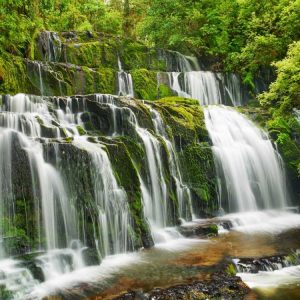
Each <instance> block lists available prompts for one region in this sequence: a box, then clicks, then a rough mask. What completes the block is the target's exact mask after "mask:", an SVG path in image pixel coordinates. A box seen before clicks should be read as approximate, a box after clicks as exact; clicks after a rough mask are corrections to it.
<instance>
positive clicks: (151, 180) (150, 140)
mask: <svg viewBox="0 0 300 300" xmlns="http://www.w3.org/2000/svg"><path fill="white" fill-rule="evenodd" d="M96 101H97V102H99V103H102V104H105V105H107V106H108V107H109V108H110V110H111V112H112V114H111V115H112V119H113V122H112V123H113V128H114V130H113V135H114V136H118V135H124V130H128V129H129V128H130V130H131V129H132V130H133V131H134V132H135V134H136V135H137V137H138V138H139V139H140V142H141V143H142V145H143V148H144V151H145V158H146V159H145V166H144V168H145V170H146V176H142V174H139V180H140V188H141V192H142V199H143V204H144V214H145V217H146V219H147V220H148V221H149V224H150V229H151V233H152V236H153V239H154V241H155V242H156V243H158V242H161V241H166V240H168V239H172V238H174V236H175V237H178V236H179V234H178V232H176V231H175V230H173V229H166V228H167V227H168V224H169V220H168V219H169V217H170V214H171V213H172V212H171V211H170V210H169V207H168V204H167V203H168V190H167V183H166V180H165V174H164V173H165V171H164V167H163V158H162V154H161V147H162V145H161V142H160V140H159V139H158V138H157V137H156V136H155V135H153V134H152V133H151V132H150V131H149V130H148V129H146V128H143V127H141V126H140V125H139V123H138V120H137V116H136V115H135V113H134V111H133V110H132V109H130V108H129V107H125V106H124V107H121V106H118V105H117V103H116V101H115V99H114V97H113V96H111V95H96ZM146 107H148V109H150V108H149V106H147V105H146ZM151 111H152V112H153V113H156V117H158V116H159V115H157V114H158V112H156V111H155V110H152V109H151ZM152 117H153V115H152ZM117 120H118V122H117ZM152 120H153V125H154V127H155V129H156V133H157V134H158V135H159V136H160V137H161V138H163V139H164V141H165V142H166V145H167V147H168V149H169V152H170V156H171V157H170V158H169V162H170V163H171V165H170V169H171V173H172V175H173V177H174V179H175V181H176V193H177V197H178V200H179V204H180V216H181V217H182V218H184V219H189V218H190V217H191V205H190V192H189V189H188V188H187V187H186V186H185V185H184V184H183V183H182V178H181V174H180V171H179V165H178V159H177V157H176V154H175V150H174V148H173V145H172V143H171V142H170V141H169V140H168V139H167V137H166V133H163V131H165V129H164V125H163V124H162V119H161V118H160V116H159V118H158V119H156V118H155V117H153V119H152ZM157 122H158V123H160V125H157ZM186 201H187V202H186Z"/></svg>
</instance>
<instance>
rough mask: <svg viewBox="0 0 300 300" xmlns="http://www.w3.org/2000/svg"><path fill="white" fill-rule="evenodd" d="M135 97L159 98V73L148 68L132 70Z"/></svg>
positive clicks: (145, 98)
mask: <svg viewBox="0 0 300 300" xmlns="http://www.w3.org/2000/svg"><path fill="white" fill-rule="evenodd" d="M131 75H132V79H133V86H134V92H135V97H136V98H138V99H144V100H156V99H157V95H158V94H157V73H156V72H153V71H149V70H147V69H134V70H132V71H131Z"/></svg>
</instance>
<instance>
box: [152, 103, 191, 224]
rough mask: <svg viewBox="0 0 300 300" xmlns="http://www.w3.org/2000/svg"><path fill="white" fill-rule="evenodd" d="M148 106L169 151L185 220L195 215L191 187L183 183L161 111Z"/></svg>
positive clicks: (178, 197)
mask: <svg viewBox="0 0 300 300" xmlns="http://www.w3.org/2000/svg"><path fill="white" fill-rule="evenodd" d="M147 106H148V108H149V110H150V112H151V117H152V121H153V124H154V128H155V132H156V134H158V135H159V136H161V138H162V139H163V140H164V142H165V144H166V146H167V149H168V152H169V166H170V171H171V175H172V177H173V178H174V180H175V185H176V196H177V200H178V203H179V216H180V218H182V219H184V220H190V219H191V217H192V216H193V212H192V204H191V193H190V189H189V188H188V187H187V186H186V185H185V184H184V183H183V180H182V175H181V171H180V166H179V161H178V157H177V154H176V152H175V149H174V146H173V143H172V142H171V141H170V140H169V138H168V135H167V133H166V128H165V125H164V122H163V120H162V118H161V116H160V114H159V112H158V111H157V110H155V109H154V108H152V107H151V106H149V105H147Z"/></svg>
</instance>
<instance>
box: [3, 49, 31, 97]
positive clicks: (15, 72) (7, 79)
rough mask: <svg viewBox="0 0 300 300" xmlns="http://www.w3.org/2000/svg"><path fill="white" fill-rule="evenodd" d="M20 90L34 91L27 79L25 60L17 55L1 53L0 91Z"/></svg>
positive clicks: (19, 91) (14, 91)
mask: <svg viewBox="0 0 300 300" xmlns="http://www.w3.org/2000/svg"><path fill="white" fill-rule="evenodd" d="M0 55H1V53H0ZM21 92H23V93H35V92H36V89H35V88H34V87H33V86H32V84H31V83H30V81H29V78H28V75H27V71H26V64H25V61H24V60H23V59H22V58H20V57H17V56H13V55H8V54H5V55H4V54H2V55H1V56H0V93H1V94H17V93H21Z"/></svg>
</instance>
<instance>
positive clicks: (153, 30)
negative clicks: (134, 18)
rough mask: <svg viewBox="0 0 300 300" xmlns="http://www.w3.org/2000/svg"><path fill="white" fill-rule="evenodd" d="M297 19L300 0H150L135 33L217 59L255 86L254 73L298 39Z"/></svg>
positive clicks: (163, 46)
mask: <svg viewBox="0 0 300 300" xmlns="http://www.w3.org/2000/svg"><path fill="white" fill-rule="evenodd" d="M299 20H300V1H299V0H292V1H290V0H280V1H277V0H267V1H260V0H225V1H211V0H187V1H181V0H167V1H164V2H163V3H161V1H159V0H153V1H152V2H151V6H150V8H149V10H148V13H147V16H146V17H145V19H144V20H143V21H142V24H140V26H139V32H140V34H141V36H143V37H144V38H145V39H146V40H149V41H150V42H151V43H153V44H155V45H156V46H159V47H162V48H172V49H175V50H177V51H182V52H193V53H195V54H198V55H205V56H207V55H212V56H214V57H217V58H218V59H219V60H218V64H223V68H225V69H226V70H228V71H232V70H234V71H238V72H240V73H242V75H243V76H244V78H245V82H246V83H248V84H250V85H252V86H253V77H254V75H255V73H256V72H257V71H258V70H259V69H260V68H262V67H268V66H269V65H270V63H271V62H272V61H274V60H278V59H280V58H283V57H284V55H285V53H286V50H287V47H288V45H289V44H291V43H292V42H293V41H296V40H298V39H299V35H300V30H299V29H300V22H299Z"/></svg>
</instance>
